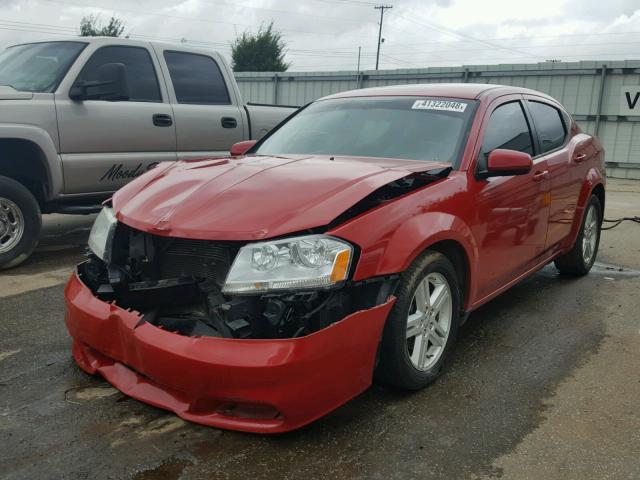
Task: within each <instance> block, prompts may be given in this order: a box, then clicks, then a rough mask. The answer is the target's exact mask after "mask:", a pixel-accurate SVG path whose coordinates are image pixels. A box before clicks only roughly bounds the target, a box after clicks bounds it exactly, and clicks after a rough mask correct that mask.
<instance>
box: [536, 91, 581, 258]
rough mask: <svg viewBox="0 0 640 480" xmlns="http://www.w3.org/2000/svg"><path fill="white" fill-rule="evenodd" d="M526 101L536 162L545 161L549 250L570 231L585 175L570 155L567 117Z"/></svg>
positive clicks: (540, 100)
mask: <svg viewBox="0 0 640 480" xmlns="http://www.w3.org/2000/svg"><path fill="white" fill-rule="evenodd" d="M525 100H526V106H527V109H528V111H529V113H530V116H531V118H532V120H533V124H534V126H535V131H536V134H537V138H538V144H539V153H538V157H536V160H538V159H544V160H545V161H546V163H547V168H548V169H549V177H550V181H551V193H550V196H549V201H550V202H549V203H550V204H549V228H548V231H547V241H546V246H547V248H551V247H553V246H554V245H556V244H557V243H558V242H560V241H562V240H563V239H564V238H565V237H566V236H567V235H569V233H570V231H571V226H572V224H573V218H574V216H575V213H576V207H577V202H578V197H579V195H580V189H581V187H582V180H583V179H584V174H585V172H584V169H583V168H581V166H580V165H578V164H577V163H576V162H575V161H574V159H573V158H572V155H571V154H572V152H571V151H570V148H569V142H568V140H569V127H570V125H569V116H568V115H567V114H566V113H564V112H563V111H562V110H561V109H560V107H559V106H558V105H555V104H553V103H551V102H549V101H548V100H546V99H544V98H542V97H537V96H534V95H525ZM578 163H580V160H579V159H578Z"/></svg>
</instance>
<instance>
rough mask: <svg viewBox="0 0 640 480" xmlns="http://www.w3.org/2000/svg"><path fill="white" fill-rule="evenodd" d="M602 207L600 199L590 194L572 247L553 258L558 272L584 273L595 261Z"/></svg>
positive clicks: (569, 273) (598, 243) (568, 273)
mask: <svg viewBox="0 0 640 480" xmlns="http://www.w3.org/2000/svg"><path fill="white" fill-rule="evenodd" d="M601 226H602V207H601V205H600V200H599V199H598V197H596V196H595V195H591V198H589V202H588V203H587V208H586V210H585V213H584V218H583V219H582V225H581V226H580V231H579V232H578V238H576V243H575V244H574V245H573V248H572V249H571V250H570V251H569V252H568V253H565V254H564V255H562V256H561V257H558V258H557V259H556V260H555V262H554V263H555V264H556V267H557V268H558V270H560V273H564V274H566V275H586V274H587V273H589V270H591V267H592V266H593V263H594V262H595V261H596V255H597V254H598V246H599V245H600V228H601Z"/></svg>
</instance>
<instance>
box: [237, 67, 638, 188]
mask: <svg viewBox="0 0 640 480" xmlns="http://www.w3.org/2000/svg"><path fill="white" fill-rule="evenodd" d="M236 80H237V81H238V84H239V85H240V90H241V91H242V93H243V95H244V98H245V99H246V101H248V102H254V103H276V104H280V105H304V104H306V103H308V102H310V101H312V100H315V99H317V98H320V97H323V96H325V95H329V94H332V93H336V92H341V91H344V90H352V89H355V88H366V87H375V86H381V85H398V84H406V83H440V82H475V83H494V84H502V85H514V86H519V87H526V88H532V89H534V90H539V91H541V92H545V93H548V94H549V95H551V96H553V97H554V98H556V99H557V100H559V101H560V102H561V103H562V104H563V105H564V106H565V107H566V108H567V109H568V110H569V112H571V114H572V115H573V116H574V118H575V119H576V121H577V122H578V123H579V124H580V126H581V127H582V129H583V130H585V131H586V132H588V133H591V134H597V135H598V136H599V137H600V139H601V140H602V142H603V144H604V147H605V150H606V159H607V169H608V172H609V176H613V177H619V178H637V179H640V102H638V106H637V113H638V116H623V115H620V114H619V113H620V102H621V98H622V94H621V89H622V86H624V85H626V86H640V60H626V61H608V62H597V61H588V62H570V63H537V64H513V65H473V66H463V67H444V68H440V67H436V68H425V69H403V70H385V71H378V72H376V71H364V72H360V73H359V74H358V73H357V72H355V71H352V72H350V71H340V72H291V73H288V72H285V73H277V74H274V73H266V72H256V73H252V72H243V73H236Z"/></svg>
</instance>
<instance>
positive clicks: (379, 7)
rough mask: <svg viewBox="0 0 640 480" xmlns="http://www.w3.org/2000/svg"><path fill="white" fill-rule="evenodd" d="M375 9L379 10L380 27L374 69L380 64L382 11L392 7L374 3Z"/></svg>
mask: <svg viewBox="0 0 640 480" xmlns="http://www.w3.org/2000/svg"><path fill="white" fill-rule="evenodd" d="M373 8H375V9H376V10H380V29H379V30H378V52H377V53H376V70H378V65H379V64H380V43H381V42H382V20H383V19H384V11H385V10H390V9H392V8H393V7H392V6H391V5H376V6H375V7H373Z"/></svg>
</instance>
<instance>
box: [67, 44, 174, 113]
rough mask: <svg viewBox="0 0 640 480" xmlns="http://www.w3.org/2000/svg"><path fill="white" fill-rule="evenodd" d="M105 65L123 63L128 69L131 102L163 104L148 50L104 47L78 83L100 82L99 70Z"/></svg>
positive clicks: (94, 55)
mask: <svg viewBox="0 0 640 480" xmlns="http://www.w3.org/2000/svg"><path fill="white" fill-rule="evenodd" d="M105 63H122V64H124V66H125V67H127V80H128V82H129V91H130V94H131V96H130V97H129V101H130V102H162V95H161V94H160V86H159V85H158V77H157V76H156V71H155V68H154V67H153V61H152V60H151V56H150V55H149V52H148V51H147V49H146V48H142V47H122V46H118V47H116V46H113V47H102V48H100V49H99V50H97V51H96V52H95V53H94V54H93V55H92V56H91V58H90V59H89V61H88V62H87V63H86V65H85V66H84V68H83V69H82V72H80V75H79V76H78V78H77V80H76V82H78V81H81V80H85V81H91V80H99V79H100V76H99V69H100V67H101V66H102V65H104V64H105Z"/></svg>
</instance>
